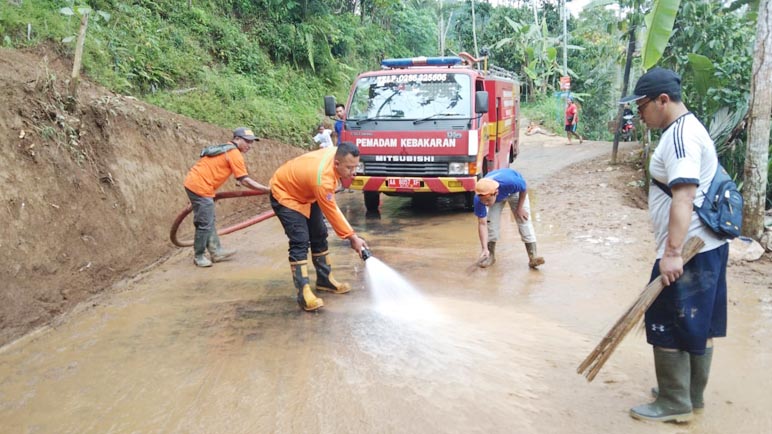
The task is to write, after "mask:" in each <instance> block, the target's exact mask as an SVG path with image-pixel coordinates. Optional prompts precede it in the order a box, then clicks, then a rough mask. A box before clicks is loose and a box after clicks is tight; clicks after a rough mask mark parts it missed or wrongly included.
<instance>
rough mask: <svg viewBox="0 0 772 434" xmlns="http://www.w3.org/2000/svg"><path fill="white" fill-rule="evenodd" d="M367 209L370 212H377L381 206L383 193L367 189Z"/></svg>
mask: <svg viewBox="0 0 772 434" xmlns="http://www.w3.org/2000/svg"><path fill="white" fill-rule="evenodd" d="M364 194H365V209H366V210H367V212H368V213H377V212H378V207H380V206H381V193H380V192H377V191H365V192H364Z"/></svg>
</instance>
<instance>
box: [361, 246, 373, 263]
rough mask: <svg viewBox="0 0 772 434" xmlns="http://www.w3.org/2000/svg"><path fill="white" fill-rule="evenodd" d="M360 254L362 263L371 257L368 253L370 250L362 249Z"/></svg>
mask: <svg viewBox="0 0 772 434" xmlns="http://www.w3.org/2000/svg"><path fill="white" fill-rule="evenodd" d="M360 254H361V256H362V260H363V261H366V260H367V259H368V258H369V257H370V256H373V254H372V253H370V249H367V248H362V252H361V253H360Z"/></svg>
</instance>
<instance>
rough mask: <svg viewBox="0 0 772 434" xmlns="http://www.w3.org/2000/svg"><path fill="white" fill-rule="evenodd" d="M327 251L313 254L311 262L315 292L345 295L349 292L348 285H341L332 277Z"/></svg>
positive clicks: (349, 287)
mask: <svg viewBox="0 0 772 434" xmlns="http://www.w3.org/2000/svg"><path fill="white" fill-rule="evenodd" d="M329 253H330V251H329V250H326V251H324V252H321V253H313V254H312V255H311V260H312V261H313V262H314V268H316V290H317V291H329V292H333V293H335V294H345V293H347V292H349V291H351V286H350V285H349V284H348V283H341V282H338V281H337V280H335V278H334V277H332V263H331V262H330V258H329Z"/></svg>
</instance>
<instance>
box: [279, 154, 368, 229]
mask: <svg viewBox="0 0 772 434" xmlns="http://www.w3.org/2000/svg"><path fill="white" fill-rule="evenodd" d="M337 150H338V148H336V147H329V148H324V149H319V150H318V151H313V152H309V153H307V154H303V155H301V156H299V157H296V158H294V159H292V160H290V161H288V162H286V163H284V165H283V166H281V167H279V169H277V170H276V172H275V173H274V174H273V178H271V194H272V195H273V197H274V198H275V199H276V200H277V201H278V202H279V203H280V204H282V205H284V206H286V207H287V208H289V209H292V210H295V211H297V212H299V213H301V214H303V215H304V216H306V218H309V217H311V205H312V204H313V203H314V202H317V203H318V204H319V208H321V210H322V213H324V216H325V217H327V221H329V222H330V225H332V228H333V230H335V233H336V234H338V236H339V237H341V238H348V237H350V236H351V235H353V234H354V229H352V228H351V225H350V224H349V223H348V220H346V217H345V216H344V215H343V213H342V212H341V211H340V208H338V205H337V204H336V203H335V188H336V187H337V186H338V179H340V175H338V173H337V172H336V171H335V152H336V151H337Z"/></svg>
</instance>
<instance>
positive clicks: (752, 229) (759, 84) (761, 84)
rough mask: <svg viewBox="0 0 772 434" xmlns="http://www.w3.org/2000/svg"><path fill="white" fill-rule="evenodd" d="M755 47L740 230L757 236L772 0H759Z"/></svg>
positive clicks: (771, 77) (770, 97)
mask: <svg viewBox="0 0 772 434" xmlns="http://www.w3.org/2000/svg"><path fill="white" fill-rule="evenodd" d="M757 21H758V22H757V31H756V47H755V51H754V56H753V68H752V69H751V80H752V81H751V99H752V102H751V112H750V116H749V119H748V147H747V152H746V157H745V170H744V180H745V182H744V184H743V197H744V199H745V206H744V207H743V233H744V234H746V235H748V236H750V237H753V238H756V239H759V238H760V237H761V235H762V234H763V233H764V208H765V204H766V192H767V182H768V175H769V172H768V171H769V135H770V132H769V128H770V119H769V117H770V112H771V110H772V92H770V91H769V83H772V36H770V35H772V33H771V32H772V0H761V1H760V2H759V14H758V18H757Z"/></svg>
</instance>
